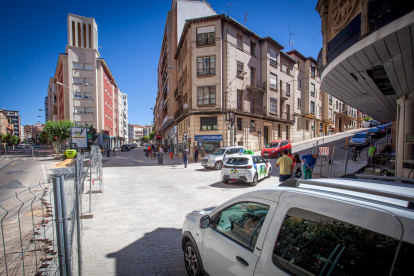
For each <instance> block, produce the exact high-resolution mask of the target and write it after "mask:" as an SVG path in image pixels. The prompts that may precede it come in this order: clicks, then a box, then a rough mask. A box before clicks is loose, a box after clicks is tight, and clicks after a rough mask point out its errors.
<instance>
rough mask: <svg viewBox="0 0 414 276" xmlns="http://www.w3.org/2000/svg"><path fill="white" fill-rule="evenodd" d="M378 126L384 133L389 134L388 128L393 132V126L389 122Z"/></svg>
mask: <svg viewBox="0 0 414 276" xmlns="http://www.w3.org/2000/svg"><path fill="white" fill-rule="evenodd" d="M377 128H378V129H379V131H380V132H381V134H382V135H385V134H387V130H388V133H390V132H391V126H389V125H388V124H384V125H380V126H377Z"/></svg>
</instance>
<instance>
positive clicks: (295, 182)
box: [279, 179, 414, 204]
mask: <svg viewBox="0 0 414 276" xmlns="http://www.w3.org/2000/svg"><path fill="white" fill-rule="evenodd" d="M343 180H345V179H343ZM350 181H355V180H350ZM300 184H307V185H313V186H319V187H327V188H334V189H339V190H346V191H352V192H360V193H365V194H371V195H377V196H384V197H389V198H393V199H399V200H404V201H408V202H409V203H411V204H414V194H413V195H405V194H400V193H394V192H391V191H384V190H377V189H371V188H365V187H358V186H353V185H346V184H337V183H328V182H322V181H315V180H304V179H288V180H286V181H284V182H282V183H281V184H279V187H292V188H294V187H299V186H300ZM381 184H383V183H381ZM413 191H414V189H413Z"/></svg>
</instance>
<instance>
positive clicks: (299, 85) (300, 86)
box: [298, 79, 302, 89]
mask: <svg viewBox="0 0 414 276" xmlns="http://www.w3.org/2000/svg"><path fill="white" fill-rule="evenodd" d="M298 89H302V80H301V79H298Z"/></svg>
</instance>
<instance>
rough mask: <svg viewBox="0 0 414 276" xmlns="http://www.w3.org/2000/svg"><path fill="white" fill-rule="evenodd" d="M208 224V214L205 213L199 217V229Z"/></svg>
mask: <svg viewBox="0 0 414 276" xmlns="http://www.w3.org/2000/svg"><path fill="white" fill-rule="evenodd" d="M209 225H210V216H209V215H205V216H203V217H202V218H201V219H200V228H201V229H206V228H208V226H209Z"/></svg>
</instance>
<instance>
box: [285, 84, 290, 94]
mask: <svg viewBox="0 0 414 276" xmlns="http://www.w3.org/2000/svg"><path fill="white" fill-rule="evenodd" d="M286 96H290V84H289V83H286Z"/></svg>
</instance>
